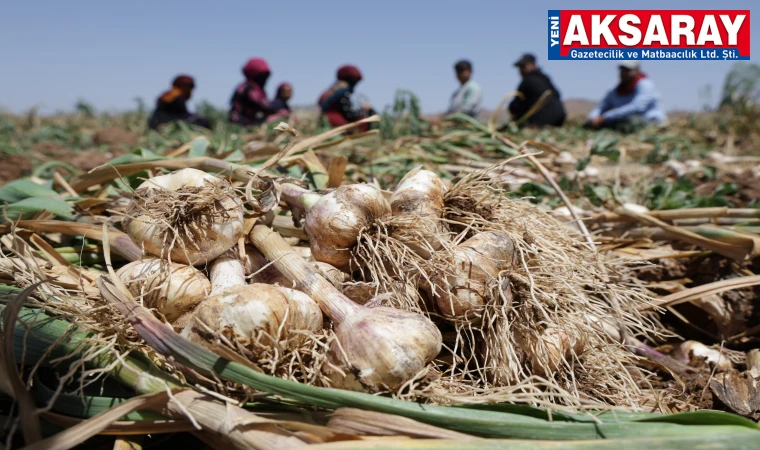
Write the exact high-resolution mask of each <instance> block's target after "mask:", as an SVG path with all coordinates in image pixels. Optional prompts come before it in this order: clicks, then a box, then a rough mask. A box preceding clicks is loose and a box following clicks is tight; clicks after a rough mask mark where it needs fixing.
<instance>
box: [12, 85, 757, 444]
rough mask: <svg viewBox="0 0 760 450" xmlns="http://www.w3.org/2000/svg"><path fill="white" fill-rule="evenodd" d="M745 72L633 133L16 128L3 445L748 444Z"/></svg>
mask: <svg viewBox="0 0 760 450" xmlns="http://www.w3.org/2000/svg"><path fill="white" fill-rule="evenodd" d="M736 80H739V81H736ZM736 80H734V81H736V82H732V81H731V79H727V82H726V86H725V87H724V93H723V99H724V100H723V102H722V104H721V106H720V108H719V109H717V110H715V111H710V112H700V113H679V114H676V115H673V116H671V120H670V123H669V124H668V125H667V126H666V127H647V128H642V129H639V130H636V131H631V132H628V133H621V132H617V131H609V130H605V131H591V130H587V129H584V128H583V127H582V126H581V125H582V120H581V119H580V116H578V117H574V118H572V119H571V120H570V122H571V123H569V124H567V125H566V126H564V127H562V128H556V129H554V128H552V129H530V128H522V129H521V128H518V127H517V126H515V125H514V124H513V123H506V124H505V123H504V122H503V119H502V118H499V117H496V116H495V115H493V116H489V115H486V116H484V117H482V118H481V119H482V120H475V119H472V118H470V117H468V116H464V115H453V116H448V117H446V118H445V120H443V121H442V122H441V123H439V124H438V123H436V124H435V125H432V124H431V122H429V121H427V120H425V118H424V117H422V115H421V113H420V106H419V102H418V100H417V98H416V97H415V96H414V95H413V94H412V93H411V92H407V91H399V93H398V95H397V97H396V101H395V103H394V104H393V105H391V106H389V107H388V108H386V109H385V110H384V111H383V112H382V114H379V115H377V116H374V117H371V118H369V119H365V122H364V123H367V124H370V125H371V127H370V130H369V131H365V132H355V128H356V127H355V125H346V126H345V127H341V128H339V129H332V130H331V129H329V127H326V126H325V125H324V124H323V122H322V120H321V119H320V118H319V117H318V116H317V115H316V114H315V113H314V112H312V111H306V110H304V111H299V112H296V113H295V114H294V115H293V116H292V117H291V118H290V120H289V121H288V123H287V124H280V125H277V124H271V125H268V126H264V127H261V128H248V129H244V128H240V127H236V126H233V125H230V124H228V123H227V122H226V121H225V112H224V111H218V110H215V109H214V108H212V107H210V106H205V107H203V108H202V109H201V110H200V111H199V113H200V114H202V115H204V116H205V117H208V118H210V119H211V122H212V126H213V131H211V130H206V129H203V128H196V127H192V126H188V125H185V124H182V123H173V124H170V125H169V126H167V127H165V128H163V129H161V130H160V131H158V132H156V131H149V130H147V127H146V122H147V112H146V111H133V112H127V113H122V114H119V115H107V114H102V113H98V112H95V111H93V108H92V107H90V106H88V105H87V104H84V103H81V104H80V105H78V107H77V110H76V111H75V112H72V113H68V114H60V115H57V116H51V117H40V116H37V115H36V114H35V113H33V112H31V113H29V114H27V115H24V116H19V115H10V114H5V115H0V203H2V204H3V205H4V208H3V218H2V220H0V300H2V302H0V308H2V317H3V330H4V333H3V335H2V345H0V348H2V350H0V359H1V360H2V368H3V371H4V374H3V375H4V376H2V377H0V379H1V380H2V382H1V384H2V385H1V386H0V390H2V391H3V392H5V393H6V395H4V396H3V397H0V404H1V405H2V410H1V411H2V415H3V416H4V418H5V419H6V422H7V423H8V424H13V425H12V426H8V429H7V430H6V431H7V436H8V439H7V441H6V442H7V443H9V444H10V443H14V442H20V441H21V440H22V438H23V440H26V442H27V443H28V442H30V440H32V441H33V442H36V444H33V445H32V446H31V447H30V448H71V447H73V446H74V445H77V444H79V443H81V442H84V444H81V445H83V447H82V448H141V447H145V448H159V447H163V446H167V445H183V446H185V447H186V448H188V449H190V448H197V449H202V448H209V447H210V448H221V447H224V448H285V447H299V446H306V445H310V446H316V448H408V446H410V445H412V444H411V442H412V441H410V440H412V439H413V440H415V441H414V444H413V445H415V446H417V447H428V446H429V447H430V448H433V447H435V448H454V447H457V448H466V447H468V446H473V447H474V446H478V447H484V446H485V447H487V446H489V445H493V446H494V448H495V447H497V446H502V445H505V446H506V445H509V447H508V448H556V445H558V442H559V441H568V442H567V443H564V444H565V445H567V446H566V447H563V448H579V449H580V448H610V447H602V444H604V445H614V446H616V447H619V448H645V447H648V448H686V447H687V446H696V445H697V444H700V445H701V447H700V448H724V447H723V445H724V444H725V442H726V440H727V439H730V440H731V441H732V443H733V444H734V445H735V446H736V448H752V445H756V444H755V443H756V442H758V436H759V434H758V433H760V428H759V427H758V420H760V384H759V382H758V380H760V326H758V323H760V303H758V298H759V297H758V296H759V295H760V287H758V286H760V264H759V261H760V259H759V258H758V256H760V125H758V124H760V109H758V106H757V100H758V92H760V91H759V90H758V86H759V85H758V84H757V83H758V80H760V78H758V79H757V80H755V81H754V84H752V83H750V81H751V80H749V81H748V79H746V78H742V79H740V77H738V75H737V76H736ZM17 418H18V420H16V419H17ZM482 438H487V439H488V440H483V439H482ZM14 439H15V440H14ZM507 440H508V442H507ZM34 445H36V446H37V447H35V446H34Z"/></svg>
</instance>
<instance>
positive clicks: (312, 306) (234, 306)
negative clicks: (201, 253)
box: [183, 283, 323, 346]
mask: <svg viewBox="0 0 760 450" xmlns="http://www.w3.org/2000/svg"><path fill="white" fill-rule="evenodd" d="M196 321H200V322H202V323H203V324H204V325H206V326H207V327H209V328H210V329H211V330H214V331H215V332H217V333H220V334H222V335H224V336H226V337H227V338H229V339H230V340H232V341H233V342H237V343H240V344H241V345H244V346H249V345H251V344H252V343H253V342H254V340H256V339H257V336H258V334H259V333H260V332H263V333H264V337H263V341H262V340H258V342H259V343H261V344H265V345H269V346H271V345H274V344H275V343H276V342H280V341H282V340H285V339H288V338H291V337H293V336H295V335H296V333H293V332H294V331H307V332H315V331H318V330H320V329H321V328H322V321H323V320H322V312H321V311H320V310H319V306H317V304H316V303H315V302H314V300H312V299H311V298H310V297H309V296H308V295H306V294H304V293H302V292H297V291H293V290H292V289H287V288H283V287H280V286H273V285H269V284H258V283H256V284H251V285H247V286H234V287H229V288H227V289H225V290H224V291H222V293H220V294H218V295H216V296H213V297H211V298H208V299H207V300H206V301H204V302H202V303H201V304H200V305H199V306H198V307H197V308H196V310H195V315H194V320H193V321H192V322H191V323H190V324H189V326H187V327H186V328H185V329H184V330H183V335H185V336H186V337H187V336H189V335H191V334H192V331H199V332H200V334H203V328H202V327H199V326H198V324H197V323H196ZM280 332H282V333H283V334H282V335H280ZM297 340H298V339H297Z"/></svg>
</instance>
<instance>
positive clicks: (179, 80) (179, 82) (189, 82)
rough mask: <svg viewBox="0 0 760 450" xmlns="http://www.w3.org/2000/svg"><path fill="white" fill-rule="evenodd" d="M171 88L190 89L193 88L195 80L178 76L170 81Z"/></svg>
mask: <svg viewBox="0 0 760 450" xmlns="http://www.w3.org/2000/svg"><path fill="white" fill-rule="evenodd" d="M172 86H174V87H178V88H190V89H192V88H194V87H195V80H193V77H191V76H190V75H178V76H176V77H175V78H174V81H172Z"/></svg>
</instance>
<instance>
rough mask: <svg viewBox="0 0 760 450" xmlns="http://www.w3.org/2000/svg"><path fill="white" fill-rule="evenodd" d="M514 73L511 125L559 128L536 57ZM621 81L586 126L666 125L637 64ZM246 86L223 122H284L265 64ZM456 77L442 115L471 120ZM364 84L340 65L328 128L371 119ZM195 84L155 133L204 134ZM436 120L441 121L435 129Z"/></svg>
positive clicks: (287, 88) (468, 79) (555, 103)
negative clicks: (168, 126) (176, 129)
mask: <svg viewBox="0 0 760 450" xmlns="http://www.w3.org/2000/svg"><path fill="white" fill-rule="evenodd" d="M515 67H517V68H518V70H519V71H520V75H521V77H522V81H521V82H520V85H519V86H518V88H517V91H516V92H515V94H514V98H513V99H512V101H511V102H510V104H509V108H508V109H509V112H510V114H511V116H512V119H513V120H514V121H516V123H518V124H520V125H527V126H535V127H541V126H555V127H558V126H562V125H563V124H564V122H565V119H566V117H567V113H566V111H565V107H564V105H563V103H562V99H561V96H560V92H559V89H557V88H556V87H555V85H554V84H553V83H552V81H551V79H550V78H549V77H548V76H547V75H546V74H545V73H544V72H543V71H542V70H541V69H540V68H539V67H538V64H537V61H536V57H535V56H534V55H531V54H525V55H523V56H522V57H521V58H520V59H519V60H518V61H517V62H516V63H515ZM619 70H620V81H619V83H618V84H617V86H616V87H615V88H613V89H612V90H610V91H609V92H608V93H607V94H606V95H605V96H604V98H603V99H602V101H601V103H599V104H598V105H597V107H596V108H594V110H593V111H591V113H589V115H588V117H587V120H586V122H585V126H586V127H588V128H594V129H597V128H621V127H624V126H627V125H637V124H642V125H643V124H664V123H665V122H666V121H667V117H666V114H665V112H664V110H663V109H662V105H661V101H660V94H659V92H658V91H657V88H656V87H655V85H654V83H653V82H652V80H651V79H650V78H648V77H647V76H646V75H645V74H644V73H643V72H642V71H641V68H640V64H639V62H638V61H621V62H620V63H619ZM242 72H243V76H244V77H245V80H244V81H243V82H241V83H240V84H238V85H237V87H236V88H235V90H234V92H233V94H232V98H231V99H230V110H229V116H228V118H229V121H230V122H233V123H237V124H239V125H243V126H255V125H261V124H264V123H268V122H273V121H276V120H284V119H286V118H287V117H288V116H289V115H290V113H291V109H290V105H289V104H288V102H289V100H290V98H291V97H292V96H293V86H292V85H291V84H290V83H281V84H280V85H279V86H278V87H277V91H276V94H275V97H274V98H273V99H271V100H270V99H269V98H268V97H267V94H266V91H265V86H266V83H267V80H268V79H269V77H270V75H271V70H270V68H269V64H267V62H266V61H265V60H264V59H261V58H252V59H250V60H249V61H248V62H247V63H246V64H245V65H244V66H243V69H242ZM454 72H455V74H456V78H457V80H458V81H459V87H458V88H457V89H456V90H455V91H454V93H453V95H452V96H451V99H450V103H449V108H448V109H447V111H446V114H447V115H448V114H453V113H463V114H467V115H469V116H472V117H476V116H477V115H478V114H479V113H480V110H481V104H482V100H483V94H482V90H481V88H480V85H478V83H477V82H476V81H475V80H473V66H472V63H471V62H469V61H467V60H461V61H458V62H457V63H456V64H455V65H454ZM361 80H362V73H361V72H360V71H359V69H358V68H357V67H355V66H351V65H345V66H342V67H340V68H339V69H338V72H337V74H336V80H335V82H334V83H333V85H332V86H330V87H329V88H328V89H327V90H325V91H324V92H323V93H322V95H320V96H319V100H318V101H317V105H318V106H319V109H320V111H321V113H322V115H323V116H324V117H325V119H326V120H327V121H328V122H329V124H330V125H331V126H333V127H337V126H341V125H345V124H348V123H352V122H356V121H358V120H361V119H363V118H365V117H369V116H371V115H373V114H375V111H374V110H373V109H372V106H371V105H369V104H366V103H365V104H363V105H355V104H354V102H353V101H352V95H353V92H354V89H355V87H356V85H357V84H358V83H359V82H360V81H361ZM194 88H195V81H194V80H193V78H192V77H190V76H188V75H180V76H177V77H176V78H175V79H174V81H173V82H172V87H171V89H170V90H168V91H166V92H164V93H163V94H161V96H160V97H159V98H158V100H157V101H156V109H155V111H154V112H153V115H152V116H151V118H150V121H149V126H150V127H151V128H153V129H155V128H158V127H159V126H160V125H162V124H165V123H168V122H173V121H185V122H187V123H190V124H194V125H198V126H202V127H207V128H209V127H210V125H209V122H208V121H207V120H206V119H204V118H202V117H199V116H197V115H195V114H192V113H191V112H190V111H189V110H188V108H187V101H188V100H189V99H190V97H191V96H192V92H193V89H194ZM438 120H440V117H438V118H434V119H433V121H438Z"/></svg>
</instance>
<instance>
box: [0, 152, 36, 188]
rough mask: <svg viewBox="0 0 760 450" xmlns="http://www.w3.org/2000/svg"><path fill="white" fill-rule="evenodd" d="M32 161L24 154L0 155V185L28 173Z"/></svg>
mask: <svg viewBox="0 0 760 450" xmlns="http://www.w3.org/2000/svg"><path fill="white" fill-rule="evenodd" d="M31 170H32V162H31V161H29V158H27V157H26V156H24V155H0V186H2V185H5V184H7V183H9V182H11V181H13V180H15V179H16V178H19V177H23V176H25V175H28V174H29V172H31Z"/></svg>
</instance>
